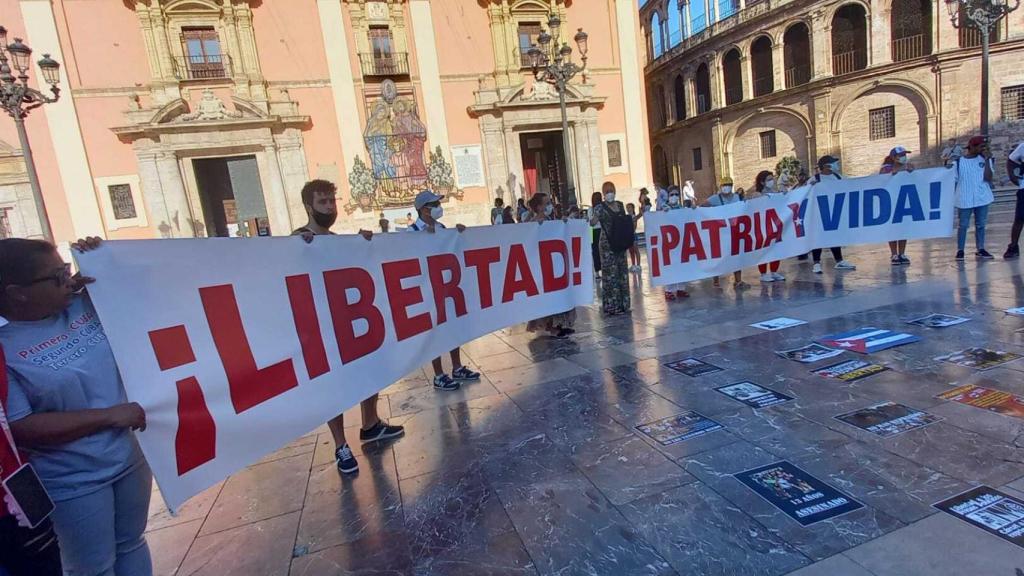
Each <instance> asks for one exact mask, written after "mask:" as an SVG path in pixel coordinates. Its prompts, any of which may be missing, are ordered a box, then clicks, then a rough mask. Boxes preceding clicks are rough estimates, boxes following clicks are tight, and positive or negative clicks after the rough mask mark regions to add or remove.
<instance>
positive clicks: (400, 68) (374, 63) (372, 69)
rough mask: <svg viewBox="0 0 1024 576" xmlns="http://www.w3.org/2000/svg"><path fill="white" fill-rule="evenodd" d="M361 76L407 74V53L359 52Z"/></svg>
mask: <svg viewBox="0 0 1024 576" xmlns="http://www.w3.org/2000/svg"><path fill="white" fill-rule="evenodd" d="M359 65H360V67H361V68H362V71H363V76H408V75H409V55H408V54H406V53H405V52H390V53H388V54H383V55H382V54H369V53H360V54H359Z"/></svg>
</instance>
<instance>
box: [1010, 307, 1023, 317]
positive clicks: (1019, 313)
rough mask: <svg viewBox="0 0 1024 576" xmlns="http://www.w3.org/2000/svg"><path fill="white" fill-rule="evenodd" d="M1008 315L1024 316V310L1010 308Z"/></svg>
mask: <svg viewBox="0 0 1024 576" xmlns="http://www.w3.org/2000/svg"><path fill="white" fill-rule="evenodd" d="M1006 313H1007V314H1013V315H1014V316H1024V308H1009V309H1007V310H1006Z"/></svg>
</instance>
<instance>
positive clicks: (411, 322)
mask: <svg viewBox="0 0 1024 576" xmlns="http://www.w3.org/2000/svg"><path fill="white" fill-rule="evenodd" d="M589 232H590V228H589V227H588V226H587V225H586V224H585V223H584V222H582V221H576V222H570V223H568V224H565V223H562V222H547V223H544V224H543V225H525V224H523V225H518V226H492V227H485V228H470V229H468V230H467V231H466V232H464V233H462V234H459V233H458V232H456V231H454V230H445V231H439V232H438V233H437V234H427V233H422V234H412V233H409V234H388V235H382V236H375V237H374V238H373V240H372V241H369V242H367V241H366V240H364V239H363V238H361V237H358V236H346V237H326V236H324V237H318V238H316V239H315V240H314V241H313V243H312V244H309V245H307V244H305V243H304V242H303V241H302V239H300V238H297V237H291V238H259V239H251V240H241V239H227V238H224V239H203V240H145V241H121V242H116V241H115V242H108V243H106V244H104V245H103V246H101V247H100V248H99V249H98V250H95V251H93V252H88V253H86V254H80V255H78V256H77V259H78V262H79V264H80V266H81V268H82V271H83V273H84V274H87V275H90V276H93V277H95V278H96V279H97V282H96V283H95V284H93V285H91V286H90V287H89V292H90V294H91V295H92V299H93V301H94V303H95V305H96V308H97V310H98V312H99V315H100V319H101V320H102V321H103V326H104V328H105V330H106V333H107V336H108V337H109V339H110V344H111V346H112V348H113V350H114V355H115V357H116V358H117V362H118V366H119V367H120V369H121V375H122V376H123V378H124V383H125V388H126V389H127V392H128V397H129V398H130V399H131V400H133V401H135V402H138V403H139V404H141V405H142V407H143V408H144V409H145V410H146V420H147V425H148V427H147V429H146V431H145V432H143V433H141V434H139V435H138V437H139V442H140V443H141V445H142V449H143V451H144V452H145V454H146V458H147V460H148V461H149V464H150V466H151V467H152V468H153V472H154V474H155V476H156V478H157V482H158V484H159V485H160V489H161V491H162V493H163V495H164V499H165V500H166V501H167V504H168V506H169V507H170V508H171V509H176V508H178V507H179V506H180V505H181V504H182V503H183V502H184V501H185V500H187V499H188V498H189V497H191V496H193V495H195V494H197V493H199V492H200V491H202V490H203V489H205V488H206V487H208V486H211V485H213V484H215V483H217V482H218V481H220V480H222V479H224V478H225V477H227V476H228V475H229V474H231V473H233V472H235V471H237V470H239V469H240V468H242V467H244V466H247V465H249V464H252V463H253V462H256V461H257V460H259V459H260V458H261V457H262V456H264V455H266V454H268V453H270V452H273V451H274V450H277V449H279V448H281V447H282V446H284V445H286V444H287V443H288V442H291V441H292V440H294V439H295V438H297V437H299V436H301V435H303V434H305V433H307V432H309V431H310V430H312V429H314V428H316V427H317V426H319V425H321V424H323V423H324V422H326V421H327V420H328V419H330V418H332V417H334V416H336V415H337V414H339V413H341V412H342V411H344V410H345V409H347V408H349V407H351V406H353V405H355V404H356V403H357V402H359V401H361V400H363V399H365V398H367V397H369V396H371V395H372V394H374V393H375V392H377V391H379V390H381V389H383V388H385V387H386V386H388V385H390V384H391V383H392V382H394V381H396V380H398V379H399V378H401V377H403V376H405V375H406V374H408V373H409V372H412V371H413V370H415V369H416V368H417V367H419V366H422V365H423V364H425V363H427V362H429V361H430V359H431V358H435V357H437V356H440V355H441V354H442V353H444V352H447V351H448V350H451V349H452V348H454V347H456V346H459V345H461V344H464V343H465V342H468V341H470V340H473V339H474V338H478V337H480V336H483V335H485V334H489V333H491V332H493V331H495V330H499V329H501V328H504V327H506V326H509V325H511V324H516V323H520V322H525V321H527V320H531V319H534V318H539V317H543V316H547V315H550V314H555V313H558V312H563V311H565V310H568V309H570V308H573V307H575V306H578V305H587V304H590V303H591V302H592V299H593V275H592V273H591V271H590V270H591V266H590V265H589V262H590V261H591V256H590V242H589V238H588V236H589ZM585 238H586V239H585Z"/></svg>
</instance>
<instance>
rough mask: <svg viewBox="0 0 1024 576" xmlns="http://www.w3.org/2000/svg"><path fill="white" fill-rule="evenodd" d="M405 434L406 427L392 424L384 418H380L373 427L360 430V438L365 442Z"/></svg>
mask: <svg viewBox="0 0 1024 576" xmlns="http://www.w3.org/2000/svg"><path fill="white" fill-rule="evenodd" d="M403 434H405V428H404V427H402V426H392V425H390V424H388V423H387V422H385V421H383V420H378V421H377V425H376V426H374V427H373V428H370V429H369V430H360V431H359V440H360V441H362V442H363V443H364V444H365V443H367V442H378V441H380V440H387V439H389V438H398V437H399V436H401V435H403Z"/></svg>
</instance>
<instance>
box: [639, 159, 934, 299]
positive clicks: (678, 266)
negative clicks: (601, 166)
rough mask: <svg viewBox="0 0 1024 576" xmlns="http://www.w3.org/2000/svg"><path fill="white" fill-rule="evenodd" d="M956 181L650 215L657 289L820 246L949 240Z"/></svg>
mask: <svg viewBox="0 0 1024 576" xmlns="http://www.w3.org/2000/svg"><path fill="white" fill-rule="evenodd" d="M953 177H954V174H953V172H952V171H951V170H948V169H945V168H930V169H923V170H915V171H913V172H900V173H898V174H893V175H879V176H867V177H864V178H847V179H842V180H826V181H823V182H821V183H819V184H815V185H813V186H804V187H802V188H798V189H796V190H793V191H792V192H789V193H788V194H779V195H772V196H771V197H760V198H755V199H752V200H750V201H748V202H738V203H736V204H727V205H725V206H720V207H716V208H697V209H687V208H682V209H678V210H670V211H667V212H648V213H647V214H646V215H644V230H645V231H646V232H645V234H646V236H647V256H648V258H649V262H650V268H651V279H652V283H653V284H654V285H656V286H663V285H666V284H674V283H678V282H687V281H690V280H700V279H701V278H707V277H710V276H720V275H723V274H727V273H729V272H733V271H736V270H740V269H743V268H747V267H749V266H754V265H756V264H761V263H765V262H772V261H774V260H782V259H784V258H791V257H793V256H799V255H800V254H806V253H808V252H810V251H811V250H812V249H814V248H830V247H833V246H840V247H841V246H851V245H854V244H882V243H885V242H887V241H890V240H920V239H924V238H939V237H948V236H949V235H950V234H952V232H953V194H954V191H953Z"/></svg>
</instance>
